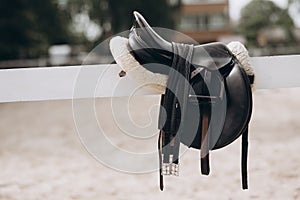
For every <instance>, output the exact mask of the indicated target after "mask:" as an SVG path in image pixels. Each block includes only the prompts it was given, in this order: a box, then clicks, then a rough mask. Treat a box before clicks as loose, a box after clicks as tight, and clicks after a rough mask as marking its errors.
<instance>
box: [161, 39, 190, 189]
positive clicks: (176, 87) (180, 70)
mask: <svg viewBox="0 0 300 200" xmlns="http://www.w3.org/2000/svg"><path fill="white" fill-rule="evenodd" d="M172 46H173V53H174V56H173V61H172V70H170V73H169V78H168V81H167V88H166V92H165V94H164V95H162V99H161V109H164V110H165V113H166V116H165V120H163V118H164V117H162V116H163V112H162V110H161V111H160V117H159V129H160V130H161V131H160V139H159V144H158V146H159V151H160V160H159V161H160V189H161V190H163V175H178V173H179V172H178V170H179V166H178V164H179V150H180V149H179V146H180V138H181V134H182V126H180V125H181V124H180V123H181V119H183V118H184V117H185V112H186V107H187V103H188V95H189V87H190V85H189V79H190V68H191V59H192V56H193V45H188V44H177V43H172ZM161 154H162V155H161Z"/></svg>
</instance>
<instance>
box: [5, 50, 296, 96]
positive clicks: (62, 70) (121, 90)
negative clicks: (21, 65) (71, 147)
mask: <svg viewBox="0 0 300 200" xmlns="http://www.w3.org/2000/svg"><path fill="white" fill-rule="evenodd" d="M251 62H252V65H253V68H254V70H255V73H256V88H257V89H274V88H290V87H299V86H300V66H299V62H300V55H291V56H273V57H255V58H251ZM120 71H121V69H120V67H119V66H118V65H116V64H113V65H84V66H68V67H47V68H26V69H6V70H0V102H18V101H42V100H63V99H74V98H75V99H78V98H100V97H101V98H105V97H121V96H130V95H132V94H134V95H153V94H157V93H155V92H153V91H150V90H148V89H145V88H141V86H139V85H138V84H137V83H135V82H134V81H132V80H130V79H129V77H128V76H125V77H123V78H120V77H119V76H118V74H119V72H120Z"/></svg>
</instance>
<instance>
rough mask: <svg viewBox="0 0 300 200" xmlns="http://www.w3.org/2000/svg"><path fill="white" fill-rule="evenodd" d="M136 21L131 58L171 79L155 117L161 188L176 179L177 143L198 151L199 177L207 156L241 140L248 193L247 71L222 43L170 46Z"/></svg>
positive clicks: (139, 19) (249, 100) (206, 165)
mask: <svg viewBox="0 0 300 200" xmlns="http://www.w3.org/2000/svg"><path fill="white" fill-rule="evenodd" d="M134 16H135V23H134V25H133V27H132V29H131V31H130V34H129V46H130V48H131V49H132V54H133V55H134V57H135V59H136V60H137V61H138V62H139V63H141V64H142V65H143V66H144V67H145V68H146V69H148V70H150V71H152V72H154V73H161V74H166V75H169V78H168V81H167V88H166V92H165V94H164V95H162V98H161V106H162V109H161V112H160V116H159V129H160V136H159V143H158V147H159V157H160V188H161V189H163V175H171V174H173V175H178V163H179V161H178V160H179V146H180V143H183V144H185V145H187V146H188V147H192V148H196V149H201V151H200V152H201V172H202V174H206V175H208V174H209V172H210V168H209V151H210V150H214V149H219V148H222V147H224V146H226V145H228V144H230V143H232V142H233V141H234V140H236V139H237V138H238V137H239V136H241V135H242V143H243V145H242V186H243V189H247V188H248V185H247V148H248V139H247V138H248V124H249V121H250V118H251V114H252V92H251V82H250V78H249V77H248V76H247V74H246V72H245V70H244V69H243V68H242V66H241V65H240V63H239V62H238V61H237V59H236V58H235V57H234V56H233V54H232V53H231V52H230V50H228V49H227V47H226V46H225V45H224V44H222V43H211V44H206V45H192V44H179V43H174V42H172V43H170V42H168V41H166V40H165V39H163V38H162V37H161V36H159V35H158V34H157V33H156V32H155V31H154V30H153V29H152V28H151V27H150V26H149V24H148V23H147V22H146V20H145V19H144V18H143V17H142V16H141V15H140V14H139V13H137V12H134ZM156 64H162V65H165V66H168V67H164V68H159V67H158V65H156ZM251 79H253V77H251Z"/></svg>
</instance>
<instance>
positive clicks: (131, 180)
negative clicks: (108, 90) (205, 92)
mask: <svg viewBox="0 0 300 200" xmlns="http://www.w3.org/2000/svg"><path fill="white" fill-rule="evenodd" d="M254 99H255V102H254V105H255V109H254V113H253V118H252V122H251V136H250V156H249V187H250V189H249V190H247V191H242V190H241V184H240V140H237V141H235V142H234V143H233V144H232V145H229V146H228V147H226V148H224V149H222V150H219V151H216V152H213V153H212V154H211V168H212V169H211V175H210V176H209V177H204V176H202V175H200V173H199V167H198V165H199V161H198V159H199V152H198V151H194V150H189V151H188V152H187V153H186V154H185V155H184V156H183V157H182V158H181V171H180V173H181V174H180V176H179V177H170V178H168V179H166V180H165V182H166V188H165V191H164V192H160V190H159V188H158V174H157V173H156V172H155V173H148V174H142V175H132V174H126V173H121V172H118V171H115V170H113V169H111V168H109V167H105V166H104V165H102V164H100V163H99V162H98V161H96V160H95V159H94V158H93V157H92V156H91V155H90V154H89V153H88V152H87V151H86V150H85V148H84V147H83V145H82V144H81V143H80V140H79V137H78V135H77V132H76V127H75V124H74V120H73V113H72V102H71V101H50V102H26V103H7V104H0V118H1V120H0V166H1V171H0V199H1V200H10V199H13V200H19V199H22V200H23V199H24V200H35V199H43V200H48V199H49V200H56V199H57V200H69V199H70V200H71V199H72V200H77V199H80V200H81V199H82V200H86V199H89V200H94V199H95V200H96V199H97V200H98V199H164V200H168V199H218V200H219V199H228V200H229V199H230V200H231V199H237V200H239V199H300V156H299V152H300V134H299V130H300V118H299V116H300V103H299V102H300V89H286V90H273V91H258V92H256V93H255V96H254ZM157 101H158V99H157V98H153V97H149V98H147V99H144V100H143V101H139V102H138V103H136V104H135V109H134V110H133V118H137V119H143V118H144V117H143V116H144V113H145V112H146V111H147V109H148V108H147V107H148V106H147V105H149V104H151V103H153V102H157ZM96 109H97V110H98V111H99V113H97V115H99V116H101V117H100V118H101V121H102V122H104V124H105V127H106V130H108V133H109V137H111V138H112V141H114V142H115V143H116V144H117V146H119V147H120V148H122V147H124V148H125V147H128V148H129V149H130V148H131V149H135V150H139V149H142V148H145V149H149V150H155V149H156V138H154V139H153V140H149V141H141V143H139V142H136V141H133V140H132V139H126V137H125V139H124V137H120V135H122V132H121V131H120V130H119V129H118V128H116V127H115V126H114V125H113V122H112V119H111V114H110V107H109V103H108V100H97V102H96ZM145 109H146V110H145ZM120 117H122V115H121V114H120Z"/></svg>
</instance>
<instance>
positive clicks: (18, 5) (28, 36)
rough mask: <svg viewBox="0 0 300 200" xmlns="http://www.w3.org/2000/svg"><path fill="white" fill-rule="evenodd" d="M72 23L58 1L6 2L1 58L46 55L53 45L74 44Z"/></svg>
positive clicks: (0, 15) (0, 17)
mask: <svg viewBox="0 0 300 200" xmlns="http://www.w3.org/2000/svg"><path fill="white" fill-rule="evenodd" d="M69 20H70V18H69V17H68V16H67V15H66V14H64V12H63V11H62V10H60V9H58V4H57V2H56V1H55V0H43V1H40V0H2V1H1V4H0V59H2V60H3V59H19V58H35V57H39V56H42V55H46V54H47V50H48V47H49V45H52V44H62V43H67V42H69V41H70V39H71V34H70V32H69V30H68V26H66V24H68V23H69Z"/></svg>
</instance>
